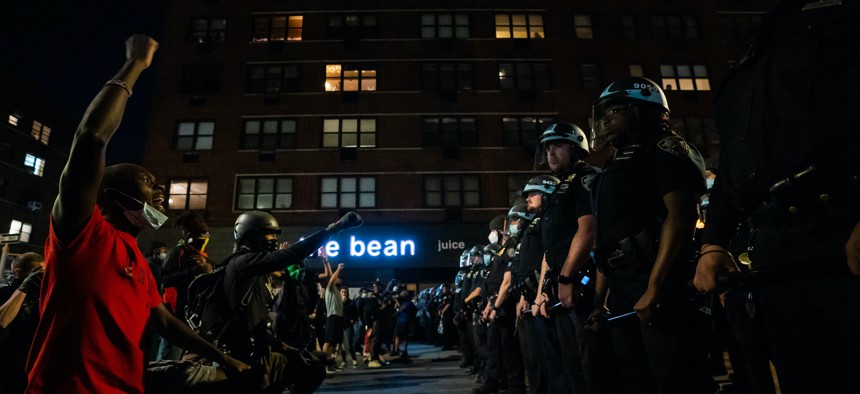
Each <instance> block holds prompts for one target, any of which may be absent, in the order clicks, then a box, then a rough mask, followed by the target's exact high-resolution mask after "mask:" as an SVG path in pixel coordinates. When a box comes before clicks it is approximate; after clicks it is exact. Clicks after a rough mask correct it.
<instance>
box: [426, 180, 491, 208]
mask: <svg viewBox="0 0 860 394" xmlns="http://www.w3.org/2000/svg"><path fill="white" fill-rule="evenodd" d="M424 205H425V206H428V207H477V206H480V205H481V184H480V181H479V178H478V176H477V175H428V176H425V177H424Z"/></svg>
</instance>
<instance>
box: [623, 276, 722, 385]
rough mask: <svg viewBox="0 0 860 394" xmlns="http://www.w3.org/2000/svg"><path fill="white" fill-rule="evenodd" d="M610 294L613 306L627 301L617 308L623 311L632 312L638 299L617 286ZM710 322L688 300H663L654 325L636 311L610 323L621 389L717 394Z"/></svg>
mask: <svg viewBox="0 0 860 394" xmlns="http://www.w3.org/2000/svg"><path fill="white" fill-rule="evenodd" d="M610 286H611V284H610ZM609 297H610V305H613V304H614V305H624V306H620V307H617V306H616V307H613V310H619V311H627V310H631V309H632V304H631V303H630V300H633V299H637V296H636V295H632V294H624V291H623V290H622V289H613V288H611V290H610V296H609ZM619 298H623V299H622V300H619ZM619 301H620V302H619ZM625 304H626V305H625ZM696 314H700V315H702V316H698V315H696ZM709 324H710V322H709V319H708V317H707V316H705V315H704V314H702V313H701V312H699V311H697V310H695V309H694V308H692V307H688V306H687V305H686V304H677V305H670V304H665V303H664V304H662V306H661V308H660V310H659V313H658V319H656V321H655V323H654V324H653V325H649V324H646V323H643V322H642V321H641V320H639V318H638V317H637V316H635V315H634V316H630V317H629V318H626V319H621V320H617V321H614V322H612V324H610V325H609V330H610V333H611V337H612V345H613V349H614V355H615V363H616V366H617V374H618V377H619V381H620V383H621V385H622V386H623V387H622V390H621V392H625V393H657V392H660V393H679V394H680V393H684V394H693V393H707V394H713V393H714V392H715V391H716V389H717V386H716V383H715V382H714V380H713V379H712V378H711V375H710V371H709V368H708V360H707V351H708V349H707V348H708V345H709V344H710V339H709V338H708V337H707V335H706V334H705V333H706V332H707V330H708V329H709Z"/></svg>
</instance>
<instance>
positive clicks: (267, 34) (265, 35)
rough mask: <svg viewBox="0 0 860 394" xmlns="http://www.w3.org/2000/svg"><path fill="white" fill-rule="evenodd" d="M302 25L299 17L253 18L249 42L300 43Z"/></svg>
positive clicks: (301, 19)
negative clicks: (252, 33)
mask: <svg viewBox="0 0 860 394" xmlns="http://www.w3.org/2000/svg"><path fill="white" fill-rule="evenodd" d="M303 23H304V20H303V17H302V16H301V15H263V16H255V17H254V35H253V36H252V37H251V41H254V42H266V41H301V39H302V25H303Z"/></svg>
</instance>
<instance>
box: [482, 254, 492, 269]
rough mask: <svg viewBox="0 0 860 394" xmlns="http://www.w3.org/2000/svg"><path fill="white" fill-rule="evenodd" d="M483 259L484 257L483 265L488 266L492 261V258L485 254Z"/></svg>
mask: <svg viewBox="0 0 860 394" xmlns="http://www.w3.org/2000/svg"><path fill="white" fill-rule="evenodd" d="M483 257H484V265H486V266H489V265H490V263H491V262H492V261H493V256H490V255H488V254H485V255H484V256H483Z"/></svg>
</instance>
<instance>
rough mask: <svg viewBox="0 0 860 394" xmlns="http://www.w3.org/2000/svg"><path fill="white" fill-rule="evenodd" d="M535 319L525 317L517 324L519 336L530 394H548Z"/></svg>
mask: <svg viewBox="0 0 860 394" xmlns="http://www.w3.org/2000/svg"><path fill="white" fill-rule="evenodd" d="M535 324H537V323H535V318H534V317H532V316H531V315H526V316H523V317H522V318H521V319H520V320H519V321H518V322H517V336H518V337H519V342H520V351H521V352H522V355H523V369H524V370H525V374H526V378H527V379H528V383H529V384H528V386H529V393H532V394H535V393H546V392H547V388H546V378H545V377H544V376H543V374H542V373H541V366H540V360H539V352H540V349H539V348H538V346H539V345H538V343H539V341H538V338H537V330H536V329H535V327H534V326H535Z"/></svg>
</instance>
